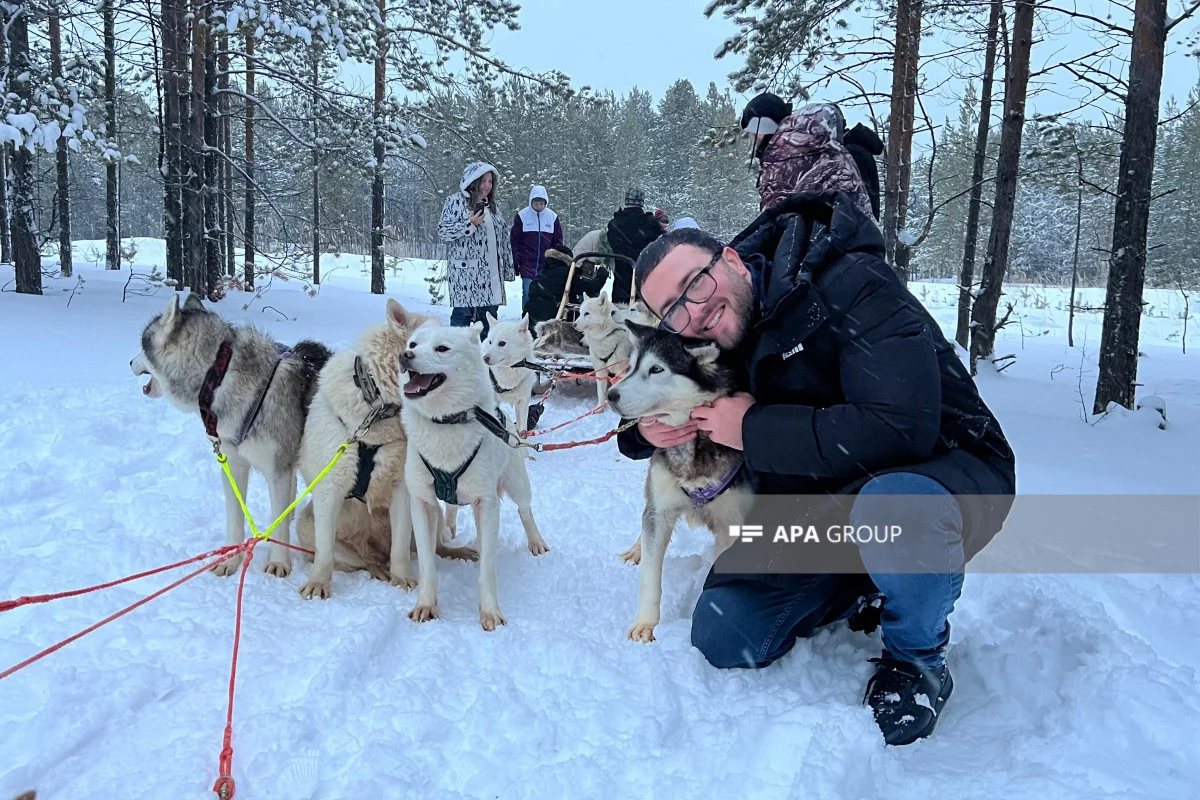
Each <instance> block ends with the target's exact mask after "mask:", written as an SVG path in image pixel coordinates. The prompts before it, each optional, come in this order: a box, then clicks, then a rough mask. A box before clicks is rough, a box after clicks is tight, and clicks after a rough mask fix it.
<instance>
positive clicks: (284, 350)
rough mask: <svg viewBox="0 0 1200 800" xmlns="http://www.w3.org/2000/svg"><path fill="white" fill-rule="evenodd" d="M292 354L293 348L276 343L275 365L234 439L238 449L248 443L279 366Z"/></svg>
mask: <svg viewBox="0 0 1200 800" xmlns="http://www.w3.org/2000/svg"><path fill="white" fill-rule="evenodd" d="M291 354H292V348H290V347H288V346H287V345H286V344H280V343H279V342H276V343H275V365H274V366H273V367H271V374H270V375H269V376H267V380H266V382H265V383H264V384H263V385H262V388H261V389H259V390H258V398H257V399H256V400H255V401H254V405H253V406H251V407H250V413H249V414H247V415H246V418H245V419H244V420H242V427H241V428H240V429H239V430H238V434H237V436H236V437H234V439H233V446H234V447H237V446H238V445H240V444H241V443H242V442H244V441H246V437H247V436H249V435H250V428H251V427H252V426H253V425H254V422H255V421H256V420H257V419H258V415H259V413H261V412H262V407H263V402H264V401H265V400H266V399H267V390H268V389H270V388H271V381H273V380H275V373H276V372H277V371H278V370H279V365H280V364H282V363H283V360H284V359H285V358H287V357H288V356H290V355H291Z"/></svg>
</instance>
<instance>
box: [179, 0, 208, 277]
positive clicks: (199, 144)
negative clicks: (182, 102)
mask: <svg viewBox="0 0 1200 800" xmlns="http://www.w3.org/2000/svg"><path fill="white" fill-rule="evenodd" d="M205 5H206V3H204V2H202V1H201V0H193V3H192V61H191V69H192V87H191V88H192V91H191V108H189V109H188V116H187V120H188V127H189V130H188V169H189V173H188V186H187V191H186V192H185V193H184V194H185V197H184V202H185V204H186V208H187V211H186V226H187V232H186V236H185V237H184V255H185V259H186V263H187V268H188V276H189V277H188V285H189V286H190V287H191V289H192V291H193V292H195V293H196V294H199V295H201V296H205V297H206V296H207V295H208V276H207V264H206V262H205V247H204V118H205V114H204V101H205V88H206V87H205V85H204V72H205V70H204V61H205V59H204V56H205V54H206V52H207V48H206V47H205V41H206V40H207V39H208V36H207V35H206V31H207V30H208V25H207V24H206V23H207V19H206V18H205V14H204V8H205Z"/></svg>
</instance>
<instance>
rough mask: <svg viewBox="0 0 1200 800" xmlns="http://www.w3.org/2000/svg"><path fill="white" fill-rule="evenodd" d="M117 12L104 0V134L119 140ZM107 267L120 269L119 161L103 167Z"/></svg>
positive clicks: (105, 258)
mask: <svg viewBox="0 0 1200 800" xmlns="http://www.w3.org/2000/svg"><path fill="white" fill-rule="evenodd" d="M116 18H117V12H116V8H115V7H114V5H113V0H104V136H105V138H107V139H108V140H109V141H110V142H116V141H117V34H116ZM104 173H105V175H104V210H105V226H104V239H105V248H104V267H105V269H120V268H121V244H120V241H121V239H120V237H121V230H120V219H119V217H120V212H119V209H118V205H119V200H118V192H119V191H120V189H119V186H120V184H119V182H118V180H117V162H116V161H113V160H111V159H110V160H109V162H108V163H107V164H105V167H104Z"/></svg>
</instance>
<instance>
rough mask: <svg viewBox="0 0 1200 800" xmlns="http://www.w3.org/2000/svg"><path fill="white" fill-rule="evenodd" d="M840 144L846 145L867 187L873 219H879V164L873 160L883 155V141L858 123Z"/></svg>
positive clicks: (847, 132)
mask: <svg viewBox="0 0 1200 800" xmlns="http://www.w3.org/2000/svg"><path fill="white" fill-rule="evenodd" d="M843 127H845V126H844V125H843ZM842 144H844V145H846V149H847V150H849V151H850V155H852V156H854V164H855V166H857V167H858V174H859V175H861V176H862V179H863V183H865V184H866V185H867V194H868V195H870V198H871V212H872V213H873V214H874V215H875V219H879V164H878V163H876V161H875V158H876V156H879V155H881V154H882V153H883V140H881V139H880V138H879V136H878V135H877V134H876V133H875V131H873V130H871V129H870V128H868V127H867V126H866V125H863V124H862V123H861V122H860V123H858V124H857V125H855V126H854V127H853V128H851V129H850V130H848V131H846V135H845V136H843V137H842Z"/></svg>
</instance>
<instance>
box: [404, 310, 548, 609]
mask: <svg viewBox="0 0 1200 800" xmlns="http://www.w3.org/2000/svg"><path fill="white" fill-rule="evenodd" d="M482 330H483V324H482V323H480V322H476V323H474V324H473V325H471V326H470V327H445V326H443V325H442V324H441V323H440V322H438V321H437V320H431V321H429V322H426V323H424V324H422V325H420V326H418V327H416V328H415V329H414V330H413V331H412V333H411V334H409V340H408V346H407V347H406V348H405V350H404V352H403V353H402V354H401V355H400V369H401V370H402V371H403V372H405V373H406V374H407V382H406V383H404V385H403V389H404V403H403V410H402V411H401V419H402V421H403V423H404V428H405V430H406V431H407V433H408V457H407V461H406V462H405V465H404V481H405V484H406V485H407V487H408V492H409V497H410V501H411V503H412V519H413V534H414V537H415V538H416V540H417V564H418V585H417V605H416V606H415V607H414V608H413V609H412V611H410V612H409V617H410V618H412V619H413V620H415V621H417V622H425V621H426V620H429V619H433V618H435V617H437V615H438V607H437V570H436V565H435V563H434V560H433V549H434V544H435V542H436V536H437V531H438V516H439V511H438V503H439V501H440V502H443V503H446V504H447V505H448V506H458V505H467V506H470V507H471V508H472V509H473V510H474V512H475V528H476V530H477V531H478V536H479V622H480V624H481V625H482V626H483V629H484V630H488V631H491V630H495V629H496V627H497V626H498V625H504V624H507V623H506V621H505V619H504V615H503V614H502V613H501V611H500V600H499V596H498V590H497V585H496V555H497V548H498V547H499V539H500V499H501V497H502V496H504V495H508V496H509V497H511V498H512V499H513V500H514V501H515V502H516V504H517V511H518V513H519V514H520V517H521V523H522V525H523V526H524V528H525V536H526V538H527V540H528V542H529V550H530V552H532V553H533V554H534V555H541V554H543V553H545V552H547V551H548V550H549V549H550V548H549V547H547V545H546V542H545V541H544V540H543V539H542V535H541V533H540V532H539V531H538V528H537V523H536V522H534V519H533V511H532V509H531V508H530V505H529V504H530V499H531V496H532V492H531V488H530V484H529V475H528V474H527V473H526V471H525V458H524V453H523V451H522V450H521V449H520V448H517V447H514V446H513V444H514V443H515V442H516V441H519V436H518V435H517V431H516V425H515V424H514V423H513V421H512V420H509V419H507V418H506V416H505V415H504V414H503V413H502V412H501V410H500V408H499V402H498V400H497V397H496V390H495V389H494V388H493V387H492V381H491V377H490V376H489V374H488V368H487V365H486V364H484V363H483V356H482V353H481V350H480V342H479V334H480V333H481V332H482Z"/></svg>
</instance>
